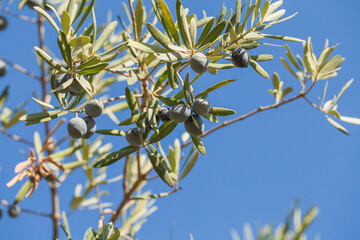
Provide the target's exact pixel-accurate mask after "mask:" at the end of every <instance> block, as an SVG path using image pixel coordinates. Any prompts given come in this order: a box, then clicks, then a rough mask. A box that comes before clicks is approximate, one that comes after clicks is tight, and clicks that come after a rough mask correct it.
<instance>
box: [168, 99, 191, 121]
mask: <svg viewBox="0 0 360 240" xmlns="http://www.w3.org/2000/svg"><path fill="white" fill-rule="evenodd" d="M190 115H191V109H190V108H189V107H187V106H185V105H184V104H178V105H176V106H174V107H173V108H171V110H170V118H171V120H173V121H174V122H176V123H181V122H185V121H186V120H188V119H189V117H190Z"/></svg>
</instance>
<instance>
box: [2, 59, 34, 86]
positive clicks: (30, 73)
mask: <svg viewBox="0 0 360 240" xmlns="http://www.w3.org/2000/svg"><path fill="white" fill-rule="evenodd" d="M0 59H1V60H3V61H4V62H6V64H7V65H9V66H10V67H12V68H14V69H15V70H17V71H19V72H21V73H22V74H25V75H26V76H29V77H31V78H33V79H36V80H39V81H41V77H39V76H37V75H36V74H35V73H32V72H30V71H29V70H27V69H26V68H24V67H22V66H20V65H19V64H16V63H13V62H11V61H9V60H7V59H5V58H3V57H0Z"/></svg>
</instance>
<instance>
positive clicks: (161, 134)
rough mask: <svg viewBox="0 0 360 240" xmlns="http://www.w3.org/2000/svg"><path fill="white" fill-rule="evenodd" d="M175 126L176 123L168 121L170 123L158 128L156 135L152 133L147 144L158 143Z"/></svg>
mask: <svg viewBox="0 0 360 240" xmlns="http://www.w3.org/2000/svg"><path fill="white" fill-rule="evenodd" d="M176 126H177V123H175V122H173V121H170V122H166V123H164V124H163V125H161V126H160V127H159V132H158V133H156V132H155V133H154V134H153V135H152V136H151V137H150V139H149V144H152V143H155V142H158V141H160V140H161V139H163V138H165V137H166V136H168V135H169V134H170V133H171V132H172V131H173V130H174V129H175V128H176Z"/></svg>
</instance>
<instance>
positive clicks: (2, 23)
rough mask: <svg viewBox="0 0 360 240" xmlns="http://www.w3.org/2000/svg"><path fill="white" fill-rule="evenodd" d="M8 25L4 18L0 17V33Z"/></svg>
mask: <svg viewBox="0 0 360 240" xmlns="http://www.w3.org/2000/svg"><path fill="white" fill-rule="evenodd" d="M7 25H8V21H7V19H6V18H5V17H4V16H0V31H2V30H5V29H6V27H7Z"/></svg>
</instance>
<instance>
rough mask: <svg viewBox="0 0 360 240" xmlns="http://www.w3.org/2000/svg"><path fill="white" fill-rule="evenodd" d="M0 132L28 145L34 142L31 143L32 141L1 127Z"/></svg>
mask: <svg viewBox="0 0 360 240" xmlns="http://www.w3.org/2000/svg"><path fill="white" fill-rule="evenodd" d="M0 133H2V134H4V135H5V136H7V137H9V138H11V139H12V140H15V141H18V142H21V143H24V144H27V145H29V146H34V143H33V142H30V141H28V140H26V139H23V138H21V137H19V136H18V135H15V134H11V133H8V132H5V130H4V129H1V130H0Z"/></svg>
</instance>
